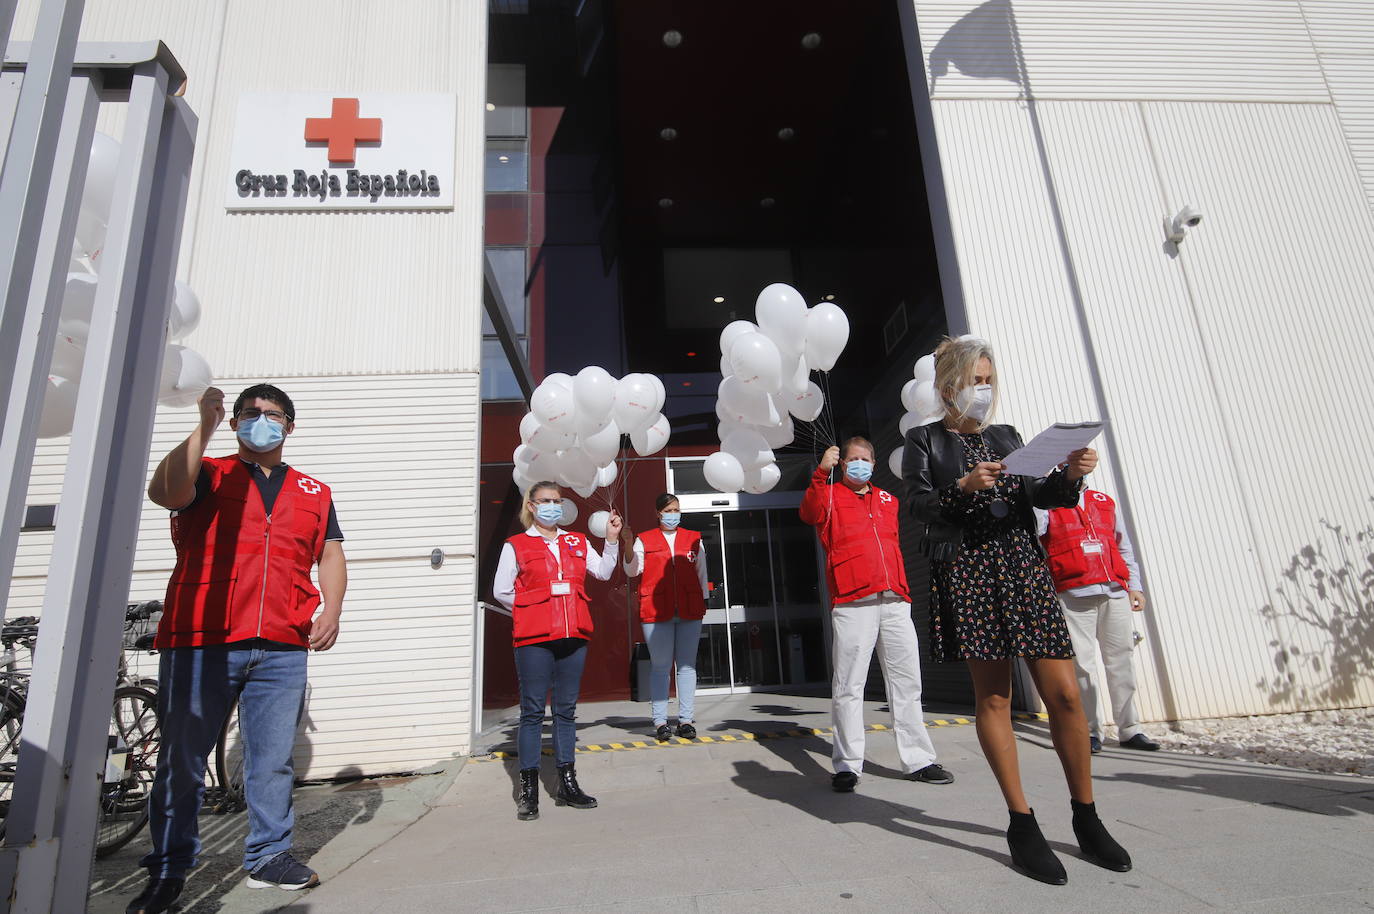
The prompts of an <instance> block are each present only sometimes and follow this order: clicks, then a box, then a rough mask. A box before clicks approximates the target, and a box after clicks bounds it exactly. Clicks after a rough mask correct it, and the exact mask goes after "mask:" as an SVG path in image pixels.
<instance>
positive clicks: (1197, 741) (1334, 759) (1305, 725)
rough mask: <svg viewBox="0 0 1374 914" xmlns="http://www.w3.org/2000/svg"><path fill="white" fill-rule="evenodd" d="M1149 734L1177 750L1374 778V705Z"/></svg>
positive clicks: (1195, 723)
mask: <svg viewBox="0 0 1374 914" xmlns="http://www.w3.org/2000/svg"><path fill="white" fill-rule="evenodd" d="M1146 732H1147V733H1148V734H1149V735H1150V737H1151V738H1153V739H1156V740H1158V741H1159V743H1160V745H1161V746H1163V747H1164V748H1165V749H1169V750H1172V751H1175V752H1192V753H1195V754H1197V755H1214V756H1218V757H1220V758H1235V759H1245V760H1246V761H1250V762H1262V763H1264V764H1268V765H1283V766H1285V767H1288V768H1304V769H1307V770H1308V771H1324V772H1327V773H1331V774H1354V775H1359V776H1361V777H1367V778H1374V708H1356V709H1354V710H1347V711H1310V712H1306V713H1301V714H1272V715H1265V716H1263V717H1231V718H1223V719H1220V720H1189V721H1180V722H1178V723H1177V724H1172V725H1170V728H1169V729H1165V728H1164V727H1163V726H1161V725H1159V724H1155V725H1153V726H1147V727H1146Z"/></svg>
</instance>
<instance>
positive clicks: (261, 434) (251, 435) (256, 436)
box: [235, 416, 286, 454]
mask: <svg viewBox="0 0 1374 914" xmlns="http://www.w3.org/2000/svg"><path fill="white" fill-rule="evenodd" d="M235 434H236V435H238V436H239V440H240V441H242V442H243V443H244V444H245V445H246V446H247V447H248V449H249V450H250V451H257V452H258V453H259V454H266V453H267V452H268V451H270V450H273V449H274V448H276V447H277V445H279V444H281V443H282V440H283V439H285V438H286V429H284V428H282V426H281V425H280V424H278V423H276V422H273V421H272V420H271V419H269V418H267V417H266V416H258V417H257V418H256V419H249V420H248V421H247V422H240V423H239V427H238V430H237V431H236V432H235Z"/></svg>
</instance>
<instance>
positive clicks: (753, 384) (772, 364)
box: [730, 333, 782, 394]
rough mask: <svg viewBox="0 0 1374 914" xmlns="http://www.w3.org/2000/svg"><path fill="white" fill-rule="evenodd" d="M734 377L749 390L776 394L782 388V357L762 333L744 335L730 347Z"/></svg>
mask: <svg viewBox="0 0 1374 914" xmlns="http://www.w3.org/2000/svg"><path fill="white" fill-rule="evenodd" d="M730 366H731V367H732V368H734V370H735V377H737V378H739V380H740V383H742V384H744V385H746V386H747V387H748V388H749V389H750V390H762V391H764V392H765V393H770V394H772V393H777V392H778V391H779V390H780V389H781V388H782V357H781V356H780V355H779V354H778V347H777V346H775V345H774V344H773V341H772V340H770V339H769V338H768V337H766V336H764V335H763V334H762V333H746V334H744V335H743V336H741V337H740V338H739V339H737V340H735V344H734V346H732V347H730Z"/></svg>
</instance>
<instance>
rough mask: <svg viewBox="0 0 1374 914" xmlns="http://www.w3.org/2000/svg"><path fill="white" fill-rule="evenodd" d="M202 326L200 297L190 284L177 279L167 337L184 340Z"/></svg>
mask: <svg viewBox="0 0 1374 914" xmlns="http://www.w3.org/2000/svg"><path fill="white" fill-rule="evenodd" d="M199 326H200V299H199V298H197V297H196V293H195V291H194V290H192V288H191V287H190V286H188V285H187V284H186V283H184V282H182V281H181V280H179V279H178V280H177V281H176V286H175V288H174V291H173V293H172V307H171V310H170V311H169V312H168V314H167V339H169V340H182V339H185V338H186V337H188V336H190V335H191V332H192V331H194V330H195V329H196V328H197V327H199Z"/></svg>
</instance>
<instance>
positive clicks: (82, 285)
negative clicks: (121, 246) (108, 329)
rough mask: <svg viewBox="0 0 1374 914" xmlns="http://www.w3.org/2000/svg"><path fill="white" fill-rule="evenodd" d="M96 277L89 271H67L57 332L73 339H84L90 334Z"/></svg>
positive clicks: (93, 311)
mask: <svg viewBox="0 0 1374 914" xmlns="http://www.w3.org/2000/svg"><path fill="white" fill-rule="evenodd" d="M95 288H96V277H95V276H94V275H92V274H90V273H68V274H67V285H66V288H64V289H63V290H62V313H61V316H60V317H58V319H57V332H58V333H61V334H62V335H64V336H70V337H72V338H73V339H77V340H84V339H86V338H87V337H88V336H90V335H91V317H92V315H93V314H94V313H95Z"/></svg>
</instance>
